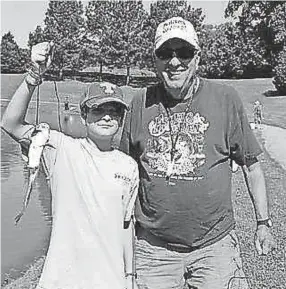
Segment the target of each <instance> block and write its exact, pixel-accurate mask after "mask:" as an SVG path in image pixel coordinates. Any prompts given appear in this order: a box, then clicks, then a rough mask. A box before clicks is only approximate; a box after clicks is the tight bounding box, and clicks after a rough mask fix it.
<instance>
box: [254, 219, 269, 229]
mask: <svg viewBox="0 0 286 289" xmlns="http://www.w3.org/2000/svg"><path fill="white" fill-rule="evenodd" d="M260 225H264V226H266V227H268V228H271V227H272V221H271V219H269V218H268V219H265V220H257V227H258V226H260Z"/></svg>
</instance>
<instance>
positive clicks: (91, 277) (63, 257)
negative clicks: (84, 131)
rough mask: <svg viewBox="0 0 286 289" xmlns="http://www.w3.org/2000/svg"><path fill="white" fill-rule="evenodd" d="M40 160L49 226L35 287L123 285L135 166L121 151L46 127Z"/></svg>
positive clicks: (114, 287)
mask: <svg viewBox="0 0 286 289" xmlns="http://www.w3.org/2000/svg"><path fill="white" fill-rule="evenodd" d="M49 144H51V145H52V146H54V148H53V147H48V146H47V147H45V149H44V153H43V155H44V163H45V166H46V168H47V172H48V179H49V183H50V187H51V192H52V214H53V227H52V233H51V239H50V245H49V249H48V253H47V257H46V261H45V264H44V268H43V272H42V275H41V278H40V281H39V284H38V287H37V288H38V289H40V288H41V289H91V288H92V289H95V288H100V289H117V288H118V289H123V288H125V278H124V262H123V230H124V229H123V222H124V220H129V219H130V217H131V214H132V210H133V206H134V202H135V198H136V195H137V188H138V182H139V181H138V179H139V177H138V167H137V164H136V162H135V161H134V160H133V159H132V158H131V157H129V156H127V155H126V154H124V153H122V152H120V151H118V150H113V151H109V152H102V151H100V150H99V149H98V148H97V146H96V145H95V144H94V143H93V142H92V141H90V140H88V139H86V138H78V139H75V138H72V137H69V136H66V135H64V134H62V133H59V132H57V131H51V136H50V141H49Z"/></svg>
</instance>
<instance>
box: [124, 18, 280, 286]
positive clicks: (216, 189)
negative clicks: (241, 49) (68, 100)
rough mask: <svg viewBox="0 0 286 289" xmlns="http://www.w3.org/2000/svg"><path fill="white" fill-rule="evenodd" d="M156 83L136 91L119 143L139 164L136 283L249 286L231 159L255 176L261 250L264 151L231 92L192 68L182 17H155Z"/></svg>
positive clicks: (192, 34)
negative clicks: (158, 21) (237, 223)
mask: <svg viewBox="0 0 286 289" xmlns="http://www.w3.org/2000/svg"><path fill="white" fill-rule="evenodd" d="M154 47H155V48H154V58H155V64H156V68H157V72H158V75H159V77H160V79H161V82H160V83H159V84H157V85H155V86H151V87H148V88H147V89H143V90H140V91H137V92H136V95H135V93H134V97H133V99H132V103H131V107H130V111H129V113H128V114H127V121H126V123H125V126H124V129H123V134H122V140H121V149H122V150H124V151H125V152H127V153H129V154H130V155H131V156H132V157H133V158H134V159H135V160H136V161H137V162H138V165H139V172H140V187H139V194H138V198H137V201H136V208H135V217H136V221H137V225H136V254H135V256H136V258H135V260H136V270H137V274H138V278H137V283H138V286H139V288H140V289H171V288H176V289H183V288H198V289H230V288H232V289H234V288H235V289H239V288H240V289H245V288H248V284H247V280H246V278H245V275H244V272H243V270H242V261H241V257H240V249H239V243H238V239H237V236H236V233H235V220H234V212H233V205H232V199H231V196H232V188H231V175H232V173H231V165H230V164H231V161H235V163H236V164H238V165H239V166H242V167H244V168H246V170H247V173H248V177H249V179H250V183H251V184H252V191H250V193H251V194H252V198H251V199H252V201H253V205H254V209H255V214H256V220H257V228H256V234H255V245H256V249H257V251H258V253H259V254H260V255H266V254H268V253H269V252H271V250H272V249H273V247H274V244H275V243H274V240H273V237H272V234H271V228H270V227H271V220H270V215H269V212H268V204H267V194H266V189H265V180H264V176H263V172H262V170H261V167H260V164H259V161H258V156H259V155H260V154H261V153H262V150H261V148H260V146H259V144H258V142H257V140H256V139H255V136H254V135H253V132H252V130H251V129H250V127H249V123H248V119H247V117H246V113H245V110H244V108H243V105H242V102H241V100H240V98H239V97H238V94H237V92H236V91H235V90H234V89H233V88H232V87H229V86H226V85H224V84H218V83H215V82H213V81H211V80H208V79H203V78H200V77H199V76H198V74H197V69H198V65H199V62H200V53H201V48H200V45H199V42H198V37H197V33H196V31H195V29H194V27H193V25H192V24H191V23H190V22H189V21H186V20H184V19H183V18H180V17H174V18H170V19H168V20H166V21H164V22H163V23H161V24H159V26H158V28H157V31H156V35H155V43H154Z"/></svg>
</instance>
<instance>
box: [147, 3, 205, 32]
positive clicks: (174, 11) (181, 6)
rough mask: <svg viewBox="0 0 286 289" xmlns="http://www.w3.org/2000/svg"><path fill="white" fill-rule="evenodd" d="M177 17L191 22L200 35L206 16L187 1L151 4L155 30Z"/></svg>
mask: <svg viewBox="0 0 286 289" xmlns="http://www.w3.org/2000/svg"><path fill="white" fill-rule="evenodd" d="M175 16H180V17H182V18H184V19H186V20H188V21H190V22H191V23H192V24H193V26H194V28H195V30H196V31H197V32H198V33H199V32H200V30H201V27H202V23H203V21H204V18H205V15H203V14H202V9H201V8H196V9H195V8H192V7H191V5H189V4H188V2H187V1H185V0H180V1H170V0H167V1H165V0H158V1H156V2H154V3H151V6H150V17H151V19H153V22H154V24H155V27H154V28H155V29H156V28H157V26H158V25H159V23H161V22H163V21H165V20H167V19H168V18H171V17H175Z"/></svg>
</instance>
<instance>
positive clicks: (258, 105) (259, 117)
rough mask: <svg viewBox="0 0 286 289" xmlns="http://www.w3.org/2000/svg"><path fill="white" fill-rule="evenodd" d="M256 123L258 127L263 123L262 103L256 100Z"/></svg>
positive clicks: (254, 109) (254, 107)
mask: <svg viewBox="0 0 286 289" xmlns="http://www.w3.org/2000/svg"><path fill="white" fill-rule="evenodd" d="M253 115H254V125H255V128H257V127H258V126H259V125H260V124H261V123H262V104H261V102H260V101H259V100H256V101H255V102H254V104H253Z"/></svg>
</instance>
